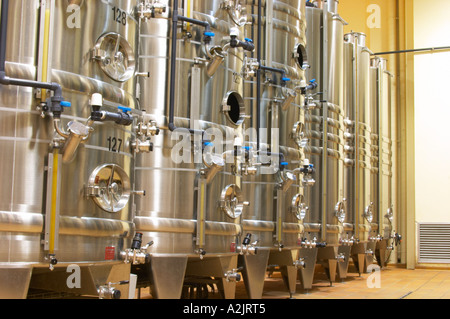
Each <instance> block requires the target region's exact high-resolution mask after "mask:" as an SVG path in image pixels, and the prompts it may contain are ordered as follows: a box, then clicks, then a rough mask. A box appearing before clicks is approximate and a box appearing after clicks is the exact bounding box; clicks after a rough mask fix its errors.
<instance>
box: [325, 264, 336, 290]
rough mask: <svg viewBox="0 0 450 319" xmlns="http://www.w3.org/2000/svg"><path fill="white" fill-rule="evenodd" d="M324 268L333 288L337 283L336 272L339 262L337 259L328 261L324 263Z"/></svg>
mask: <svg viewBox="0 0 450 319" xmlns="http://www.w3.org/2000/svg"><path fill="white" fill-rule="evenodd" d="M321 264H322V266H323V268H324V269H325V273H326V274H327V277H328V280H329V281H330V286H333V282H335V281H336V270H337V260H336V259H326V260H324V261H322V263H321Z"/></svg>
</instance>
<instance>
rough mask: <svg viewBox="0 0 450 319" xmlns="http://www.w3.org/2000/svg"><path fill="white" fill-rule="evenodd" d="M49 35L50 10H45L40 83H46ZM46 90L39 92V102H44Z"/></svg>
mask: <svg viewBox="0 0 450 319" xmlns="http://www.w3.org/2000/svg"><path fill="white" fill-rule="evenodd" d="M49 35H50V9H49V8H45V18H44V43H43V48H42V79H41V81H42V82H47V73H48V50H49ZM46 96H47V90H45V89H43V90H42V91H41V101H42V102H45V99H46Z"/></svg>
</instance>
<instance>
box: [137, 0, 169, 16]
mask: <svg viewBox="0 0 450 319" xmlns="http://www.w3.org/2000/svg"><path fill="white" fill-rule="evenodd" d="M166 10H167V8H166V4H162V3H160V2H159V0H152V1H151V3H150V1H149V0H145V1H144V2H141V3H139V9H138V12H137V13H138V15H139V18H140V19H143V20H144V21H147V20H148V19H150V18H154V17H155V16H156V15H160V14H163V13H165V12H166Z"/></svg>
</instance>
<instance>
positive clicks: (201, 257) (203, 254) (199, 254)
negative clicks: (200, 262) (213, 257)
mask: <svg viewBox="0 0 450 319" xmlns="http://www.w3.org/2000/svg"><path fill="white" fill-rule="evenodd" d="M194 252H195V253H196V254H197V255H198V256H199V257H200V259H203V256H205V255H206V251H205V250H204V249H203V248H198V249H196V250H195V251H194Z"/></svg>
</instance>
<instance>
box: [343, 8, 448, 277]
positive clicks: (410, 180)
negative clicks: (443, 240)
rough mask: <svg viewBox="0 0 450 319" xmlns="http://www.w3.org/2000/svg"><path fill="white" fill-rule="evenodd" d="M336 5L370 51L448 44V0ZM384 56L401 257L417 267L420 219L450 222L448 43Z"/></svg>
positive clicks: (348, 27) (409, 265) (408, 265)
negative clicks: (390, 91)
mask: <svg viewBox="0 0 450 319" xmlns="http://www.w3.org/2000/svg"><path fill="white" fill-rule="evenodd" d="M373 10H375V11H373ZM377 10H378V11H377ZM339 12H340V15H341V16H342V17H343V18H344V19H345V20H346V21H347V22H348V23H349V25H348V26H347V27H346V31H347V32H349V31H351V30H353V31H361V32H364V33H366V34H367V44H368V47H369V48H370V49H371V50H372V51H373V52H384V51H396V50H406V49H417V48H428V47H439V46H450V38H449V37H448V35H449V34H450V20H449V19H448V13H449V12H450V1H448V0H433V1H429V0H362V1H355V0H340V6H339ZM377 12H379V13H380V14H379V15H377ZM374 19H375V20H377V19H378V20H377V21H375V22H374ZM384 57H386V58H387V59H388V60H389V64H388V66H389V68H390V70H391V71H392V72H393V73H394V74H395V77H396V83H397V85H396V87H395V91H396V94H397V97H396V98H397V116H398V121H397V128H398V140H397V148H396V150H397V155H398V161H397V166H398V171H397V177H398V181H399V185H398V193H397V195H398V209H399V212H398V213H399V215H400V219H399V221H398V222H399V226H398V227H399V230H400V232H401V233H402V235H403V237H404V242H403V245H402V248H401V251H400V256H401V260H402V262H404V263H406V265H407V267H408V268H414V267H415V266H416V265H417V229H416V225H417V223H419V222H442V223H450V208H447V205H446V203H445V200H446V199H447V198H449V197H450V143H449V141H450V129H448V127H449V126H450V125H449V124H448V123H447V122H448V119H450V102H448V101H447V96H446V92H447V91H449V90H450V72H449V71H450V50H447V51H434V52H423V53H419V52H415V53H399V54H395V55H385V56H384Z"/></svg>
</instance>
